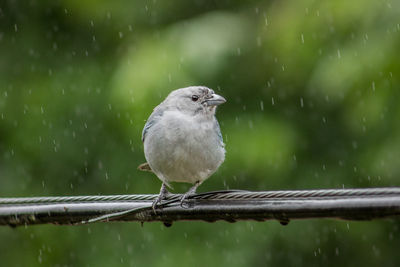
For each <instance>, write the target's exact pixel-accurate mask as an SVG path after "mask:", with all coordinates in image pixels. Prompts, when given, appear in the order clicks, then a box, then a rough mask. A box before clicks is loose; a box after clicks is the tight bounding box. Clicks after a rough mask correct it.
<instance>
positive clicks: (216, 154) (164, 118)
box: [139, 86, 226, 211]
mask: <svg viewBox="0 0 400 267" xmlns="http://www.w3.org/2000/svg"><path fill="white" fill-rule="evenodd" d="M225 102H226V99H225V98H224V97H222V96H220V95H218V94H216V93H215V92H214V90H212V89H210V88H208V87H205V86H189V87H185V88H180V89H177V90H174V91H172V92H171V93H170V94H169V95H168V96H167V97H166V98H165V100H164V101H162V102H161V103H160V104H159V105H158V106H156V107H155V108H154V110H153V112H152V113H151V115H150V117H149V118H148V120H147V121H146V124H145V126H144V128H143V131H142V141H143V145H144V155H145V158H146V161H147V163H144V164H141V165H140V166H139V169H141V170H144V171H152V172H153V173H154V174H155V175H156V176H157V177H158V178H159V179H160V180H161V182H162V185H161V189H160V193H159V195H158V197H157V198H156V199H155V200H154V202H153V204H152V207H153V210H154V211H155V209H156V207H157V205H158V204H159V203H161V202H162V200H164V199H165V198H166V197H167V196H168V194H170V193H169V191H168V189H167V187H171V182H183V183H190V184H193V186H192V187H191V188H190V189H189V190H188V191H187V192H186V193H184V194H183V195H182V197H181V198H180V203H181V206H182V205H183V203H184V201H185V200H186V199H187V198H188V197H189V196H191V195H194V194H195V193H196V190H197V187H198V186H199V185H200V184H202V183H203V182H204V181H205V180H206V179H207V178H209V177H210V176H211V175H212V174H213V173H215V172H216V171H217V169H218V168H219V166H220V165H221V164H222V163H223V162H224V160H225V144H224V142H223V138H222V134H221V129H220V126H219V123H218V121H217V119H216V117H215V113H216V109H217V106H219V105H221V104H223V103H225Z"/></svg>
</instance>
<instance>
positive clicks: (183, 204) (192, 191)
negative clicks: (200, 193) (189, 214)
mask: <svg viewBox="0 0 400 267" xmlns="http://www.w3.org/2000/svg"><path fill="white" fill-rule="evenodd" d="M199 185H200V182H199V181H197V182H196V183H195V184H194V186H192V187H191V188H190V189H189V191H187V192H186V193H185V194H183V196H182V197H181V207H182V208H189V207H190V205H189V204H188V203H187V201H185V200H186V199H187V198H189V197H191V196H193V195H194V194H196V190H197V187H198V186H199Z"/></svg>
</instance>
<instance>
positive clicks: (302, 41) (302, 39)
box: [301, 34, 304, 44]
mask: <svg viewBox="0 0 400 267" xmlns="http://www.w3.org/2000/svg"><path fill="white" fill-rule="evenodd" d="M301 43H302V44H304V34H301Z"/></svg>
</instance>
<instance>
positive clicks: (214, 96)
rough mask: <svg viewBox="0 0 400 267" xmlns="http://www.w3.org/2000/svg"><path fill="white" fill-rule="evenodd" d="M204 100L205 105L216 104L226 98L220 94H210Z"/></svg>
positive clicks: (223, 101) (224, 100) (221, 102)
mask: <svg viewBox="0 0 400 267" xmlns="http://www.w3.org/2000/svg"><path fill="white" fill-rule="evenodd" d="M204 102H206V103H207V106H218V105H221V104H223V103H225V102H226V99H225V98H224V97H222V96H220V95H217V94H212V95H211V97H210V98H208V99H206V100H205V101H204Z"/></svg>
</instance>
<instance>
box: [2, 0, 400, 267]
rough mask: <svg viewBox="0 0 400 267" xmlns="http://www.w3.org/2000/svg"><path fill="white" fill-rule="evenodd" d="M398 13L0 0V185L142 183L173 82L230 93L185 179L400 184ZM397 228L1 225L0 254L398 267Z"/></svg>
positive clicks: (383, 4) (210, 185) (66, 262)
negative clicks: (209, 153) (217, 135)
mask: <svg viewBox="0 0 400 267" xmlns="http://www.w3.org/2000/svg"><path fill="white" fill-rule="evenodd" d="M399 23H400V2H399V1H390V0H388V1H376V0H364V1H361V0H357V1H347V0H337V1H311V0H301V1H300V0H292V1H233V0H222V1H205V0H195V1H187V0H176V1H156V0H152V1H128V0H125V1H118V2H116V1H104V0H103V1H76V0H68V1H37V0H32V1H15V0H14V1H1V2H0V196H3V197H12V196H15V197H17V196H21V197H22V196H58V195H63V196H68V195H95V194H101V195H107V194H140V193H158V191H159V188H160V185H161V183H160V181H159V180H158V179H157V178H156V177H155V176H154V175H152V174H150V173H141V172H139V171H137V170H136V167H137V165H139V164H140V163H143V162H144V161H145V159H144V155H143V146H142V142H141V140H140V136H141V130H142V128H143V126H144V123H145V120H146V118H147V117H148V116H149V115H150V113H151V111H152V108H153V107H154V106H156V105H157V104H158V103H159V102H161V101H162V99H164V98H165V97H166V96H167V94H168V93H169V92H170V91H171V90H174V89H177V88H181V87H185V86H189V85H206V86H208V87H211V88H213V89H214V90H215V91H216V92H218V93H219V94H221V95H223V96H224V97H226V99H227V100H228V102H227V103H226V104H224V105H222V106H221V107H220V108H219V110H218V114H217V116H218V119H219V121H220V124H221V129H222V132H223V136H224V140H225V143H226V150H227V155H226V161H225V163H224V164H223V165H222V166H221V168H220V169H219V171H218V172H217V173H216V174H215V175H213V177H211V178H210V179H209V180H208V181H207V182H205V183H204V184H203V185H202V186H201V187H200V189H199V191H200V192H204V191H208V190H219V189H225V188H235V189H248V190H276V189H314V188H342V187H345V188H350V187H374V186H400V182H399V180H398V176H399V175H400V165H399V163H400V123H399V118H400V105H399V103H398V102H399V100H400V98H399V96H400V95H399V94H400V92H399V86H400V73H399V72H400V56H399V47H400V24H399ZM188 187H189V185H185V184H182V185H180V184H176V185H175V192H183V191H185V190H187V189H188ZM399 227H400V223H399V222H398V221H395V220H381V221H372V222H344V221H334V220H304V221H293V222H291V223H290V224H289V225H287V226H281V225H279V223H277V222H275V221H270V222H263V223H262V222H238V223H235V224H230V223H227V222H217V223H212V224H209V223H205V222H178V223H174V225H173V226H172V227H171V228H165V227H164V226H163V225H162V224H161V223H145V224H144V225H143V226H141V225H140V224H139V223H108V224H105V223H98V224H93V225H88V226H76V227H72V226H52V225H44V226H33V227H25V228H24V227H21V228H16V229H11V228H8V227H1V228H0V240H1V242H0V259H1V262H0V265H2V266H113V265H114V266H118V265H121V266H207V265H208V266H214V265H218V266H266V265H272V266H273V265H275V266H276V265H278V264H280V265H283V266H314V265H327V266H338V265H339V264H345V265H350V266H399V265H398V264H399V263H400V259H399V249H400V232H399Z"/></svg>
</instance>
